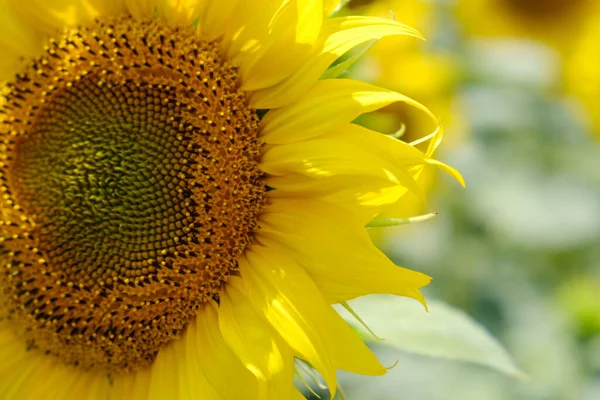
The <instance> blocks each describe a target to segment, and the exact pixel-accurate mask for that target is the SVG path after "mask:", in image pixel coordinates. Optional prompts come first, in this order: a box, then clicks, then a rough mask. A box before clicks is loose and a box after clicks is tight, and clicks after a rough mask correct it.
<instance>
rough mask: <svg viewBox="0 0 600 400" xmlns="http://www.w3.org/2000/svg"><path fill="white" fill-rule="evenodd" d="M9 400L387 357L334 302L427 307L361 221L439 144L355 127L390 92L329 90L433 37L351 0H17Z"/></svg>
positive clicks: (252, 389)
mask: <svg viewBox="0 0 600 400" xmlns="http://www.w3.org/2000/svg"><path fill="white" fill-rule="evenodd" d="M0 4H1V10H2V13H1V14H0V22H1V23H0V32H1V33H2V34H1V35H0V51H1V53H2V54H3V58H2V64H1V67H0V79H2V80H4V81H5V83H3V84H2V93H3V95H4V99H3V100H2V104H1V106H2V107H1V114H0V115H1V116H0V122H1V124H0V126H1V127H0V136H1V138H2V144H1V151H0V167H1V168H0V173H1V178H2V179H1V180H2V182H1V186H0V187H1V189H2V192H3V193H2V197H1V199H0V201H1V203H0V210H1V213H2V221H1V225H0V240H1V244H0V246H1V247H0V251H1V257H0V260H1V265H0V271H2V272H1V273H0V398H2V399H33V400H36V399H53V400H54V399H165V398H169V399H203V400H210V399H225V400H230V399H294V398H302V395H301V394H300V392H298V391H297V390H296V389H295V388H294V387H293V384H292V380H293V374H294V360H295V358H298V359H302V360H304V361H306V362H307V363H309V364H310V365H311V366H312V367H314V368H315V369H316V370H317V371H319V373H320V374H321V375H322V377H323V379H324V381H325V382H326V383H327V385H328V387H329V388H330V392H331V395H332V397H333V395H334V393H335V388H336V370H338V369H339V370H347V371H351V372H355V373H359V374H370V375H379V374H383V373H385V371H386V369H385V368H384V367H383V366H382V365H381V364H380V363H379V361H378V360H377V359H376V357H375V356H374V355H373V354H372V353H371V352H370V351H369V349H368V348H367V347H366V346H365V345H364V344H363V343H362V342H361V341H360V339H359V338H358V336H356V335H355V333H354V332H353V331H352V329H351V328H350V327H349V326H348V325H346V324H345V323H344V321H343V320H342V319H341V318H340V317H339V316H338V315H337V314H336V313H335V311H334V310H333V308H332V307H331V305H332V304H334V303H340V302H345V301H347V300H350V299H352V298H355V297H357V296H362V295H366V294H369V293H393V294H396V295H401V296H410V297H413V298H416V299H417V300H419V301H423V298H422V296H421V294H420V292H419V288H421V287H422V286H424V285H426V284H427V283H428V282H429V279H430V278H429V277H427V276H426V275H423V274H421V273H418V272H414V271H410V270H407V269H404V268H400V267H397V266H395V265H394V264H392V263H391V262H390V261H389V260H388V259H387V258H386V257H385V256H384V255H383V254H382V253H381V252H379V251H378V250H377V249H376V248H375V247H374V246H373V244H372V243H371V242H370V240H369V237H368V235H367V233H366V230H365V228H364V226H365V224H367V223H368V222H369V221H370V220H371V219H372V218H373V217H375V216H376V215H378V214H379V213H381V212H382V211H384V210H385V208H386V207H389V206H390V205H393V204H395V203H397V202H399V201H402V199H403V198H404V197H405V195H406V194H407V193H410V192H413V193H418V194H419V195H420V196H423V193H422V190H421V189H420V187H419V186H418V184H417V183H416V182H415V176H416V175H418V174H419V173H420V171H421V170H422V169H423V168H424V167H425V166H426V165H437V166H439V167H441V168H442V169H444V170H445V171H447V172H448V173H450V174H451V175H453V176H454V177H456V178H457V179H459V180H461V178H460V175H459V174H458V173H457V172H456V171H455V170H453V169H452V168H450V167H447V166H446V165H444V164H442V163H440V162H439V161H436V160H434V159H432V158H431V156H432V153H433V150H434V149H435V148H436V147H437V145H438V144H439V142H440V140H441V129H439V128H438V129H437V130H436V131H435V132H434V134H432V135H430V144H429V146H428V148H427V149H426V151H424V152H422V151H420V150H418V149H416V148H415V147H413V146H410V145H408V144H405V143H403V142H400V141H397V140H395V139H392V138H390V137H388V136H385V135H381V134H379V133H377V132H374V131H371V130H368V129H366V128H362V127H360V126H358V125H355V124H352V123H351V121H352V120H354V119H355V118H356V117H358V116H359V115H361V114H362V113H366V112H370V111H373V110H376V109H378V108H381V107H384V106H387V105H389V104H392V103H395V102H401V103H406V104H408V105H411V106H414V107H417V108H418V109H420V110H422V111H424V112H425V113H427V114H429V112H428V111H427V109H425V108H424V107H423V106H421V105H420V104H419V103H416V102H415V101H413V100H411V99H410V98H408V97H406V96H403V95H401V94H399V93H396V92H394V91H391V90H386V89H382V88H379V87H376V86H372V85H369V84H366V83H363V82H360V81H354V80H349V79H319V77H320V76H321V75H322V74H323V72H324V71H325V70H326V69H327V68H328V67H329V65H330V64H331V63H332V62H334V61H335V60H336V59H337V58H338V57H339V56H341V55H342V54H344V53H345V52H347V51H348V50H350V49H351V48H353V47H354V46H356V45H359V44H361V43H364V42H366V41H369V40H372V39H375V38H380V37H384V36H391V35H408V36H415V37H418V36H419V34H418V33H417V32H416V31H414V30H413V29H411V28H409V27H407V26H405V25H402V24H400V23H398V22H395V21H391V20H385V19H377V18H369V17H354V16H349V17H337V18H329V17H328V16H329V15H330V14H331V13H332V11H333V10H334V9H335V5H336V4H334V2H332V1H300V0H298V1H291V0H256V1H252V2H246V1H225V2H224V1H212V0H205V1H200V0H187V1H186V0H182V1H169V0H163V1H161V0H146V1H142V0H140V1H124V2H121V1H106V0H105V1H102V0H86V1H78V0H62V1H52V2H45V1H42V0H30V1H16V0H15V1H13V0H0Z"/></svg>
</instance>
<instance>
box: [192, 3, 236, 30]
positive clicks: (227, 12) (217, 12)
mask: <svg viewBox="0 0 600 400" xmlns="http://www.w3.org/2000/svg"><path fill="white" fill-rule="evenodd" d="M239 1H241V0H228V1H208V3H207V4H206V5H205V6H204V7H205V9H204V12H203V13H202V16H201V19H200V21H199V22H198V25H199V29H200V34H201V35H202V37H204V38H206V39H207V40H215V39H217V38H220V37H222V36H223V35H224V34H225V32H226V27H227V25H228V24H229V22H230V20H231V19H232V14H233V13H234V11H236V8H237V6H238V3H239Z"/></svg>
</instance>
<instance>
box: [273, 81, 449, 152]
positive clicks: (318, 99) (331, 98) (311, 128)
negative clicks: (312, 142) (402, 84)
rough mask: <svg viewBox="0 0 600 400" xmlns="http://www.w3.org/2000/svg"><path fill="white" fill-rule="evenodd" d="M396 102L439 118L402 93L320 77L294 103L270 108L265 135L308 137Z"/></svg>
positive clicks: (278, 140) (276, 139)
mask: <svg viewBox="0 0 600 400" xmlns="http://www.w3.org/2000/svg"><path fill="white" fill-rule="evenodd" d="M395 102H404V103H407V104H410V105H412V106H414V107H417V108H418V109H420V110H422V111H423V112H425V113H427V114H428V115H429V116H430V117H431V118H432V119H433V120H436V118H435V117H434V116H433V114H431V112H430V111H429V110H428V109H427V108H425V107H424V106H423V105H421V104H420V103H418V102H416V101H414V100H412V99H411V98H409V97H406V96H404V95H402V94H400V93H397V92H394V91H391V90H387V89H383V88H379V87H377V86H373V85H370V84H368V83H364V82H360V81H355V80H351V79H331V80H329V79H328V80H322V81H318V82H317V83H316V84H315V85H314V86H313V87H312V88H311V89H310V90H309V91H308V92H307V93H306V94H305V95H304V96H303V97H302V98H300V99H298V101H296V102H295V103H294V104H292V105H290V106H288V107H284V108H279V109H275V110H271V111H269V112H268V113H267V114H266V115H265V117H264V118H263V119H262V120H261V135H262V139H263V140H264V141H265V142H266V143H270V144H285V143H292V142H298V141H301V140H307V139H310V138H312V137H315V136H317V135H319V134H323V133H324V132H327V131H328V130H330V129H333V128H335V127H336V126H339V125H342V124H346V123H348V122H350V121H352V120H354V119H355V118H356V117H358V116H359V115H361V114H363V113H366V112H370V111H375V110H377V109H379V108H381V107H385V106H387V105H389V104H391V103H395ZM436 121H437V120H436Z"/></svg>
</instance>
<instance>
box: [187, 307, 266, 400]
mask: <svg viewBox="0 0 600 400" xmlns="http://www.w3.org/2000/svg"><path fill="white" fill-rule="evenodd" d="M196 320H197V325H196V326H197V329H196V338H197V341H198V343H199V344H201V345H198V346H196V347H197V351H198V358H199V359H200V361H201V363H202V370H203V371H204V374H205V375H206V377H207V379H208V382H209V384H210V385H211V386H212V388H214V391H215V393H216V394H217V396H216V398H217V399H219V400H222V399H239V400H257V399H259V397H258V395H259V391H258V382H257V380H256V378H255V377H254V376H253V375H252V374H251V373H250V371H249V370H248V369H246V367H245V366H244V365H243V364H242V362H241V361H240V359H239V358H238V357H237V356H236V355H235V353H234V352H233V351H232V350H231V348H230V347H229V346H228V345H227V343H226V342H225V340H224V339H223V336H222V335H221V331H220V329H219V321H218V317H217V312H216V311H215V307H213V306H206V307H205V309H204V313H203V315H202V318H200V317H199V318H196ZM188 329H189V328H188ZM232 383H235V384H232Z"/></svg>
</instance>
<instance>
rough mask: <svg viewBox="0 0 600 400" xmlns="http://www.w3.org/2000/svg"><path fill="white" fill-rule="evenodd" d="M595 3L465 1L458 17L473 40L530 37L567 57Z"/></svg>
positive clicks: (578, 0) (459, 5) (458, 7)
mask: <svg viewBox="0 0 600 400" xmlns="http://www.w3.org/2000/svg"><path fill="white" fill-rule="evenodd" d="M594 3H595V0H573V1H565V0H461V1H458V2H456V10H457V16H458V18H459V20H460V21H461V22H462V23H463V26H464V28H465V30H466V33H467V34H469V35H471V36H503V37H522V38H523V37H527V38H532V39H535V40H539V41H541V42H543V43H546V44H547V45H549V46H552V47H554V48H555V49H557V50H558V51H559V52H560V53H561V54H567V53H568V52H569V49H570V47H571V45H572V43H573V38H574V37H576V36H577V35H578V33H579V31H580V27H581V21H582V20H584V19H585V18H586V17H587V16H588V14H589V12H590V8H591V7H592V6H593V4H594Z"/></svg>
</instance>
